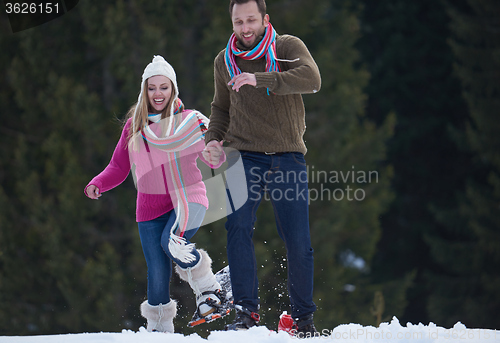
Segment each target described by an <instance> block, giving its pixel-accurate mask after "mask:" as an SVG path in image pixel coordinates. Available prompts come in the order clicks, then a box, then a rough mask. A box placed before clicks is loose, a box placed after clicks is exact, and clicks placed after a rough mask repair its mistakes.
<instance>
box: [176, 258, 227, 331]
mask: <svg viewBox="0 0 500 343" xmlns="http://www.w3.org/2000/svg"><path fill="white" fill-rule="evenodd" d="M198 252H199V254H200V260H199V261H198V263H197V264H196V265H195V266H193V267H190V268H181V267H179V266H178V265H176V266H175V271H176V272H177V274H179V277H180V278H181V279H182V280H184V281H187V282H188V283H189V286H191V288H192V289H193V292H194V294H195V295H196V307H197V310H196V312H195V314H194V316H193V319H192V320H191V322H190V323H189V325H190V326H195V325H198V324H201V323H205V322H210V321H212V320H215V319H217V318H220V317H221V316H225V315H226V314H227V313H228V312H229V311H228V310H227V309H226V306H225V305H226V295H225V294H224V292H223V291H222V288H221V286H220V284H219V283H218V282H217V280H216V279H215V275H214V273H213V272H212V259H211V258H210V256H208V254H207V252H206V251H205V250H202V249H198ZM226 312H227V313H226Z"/></svg>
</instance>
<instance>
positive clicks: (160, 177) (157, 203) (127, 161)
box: [85, 110, 225, 222]
mask: <svg viewBox="0 0 500 343" xmlns="http://www.w3.org/2000/svg"><path fill="white" fill-rule="evenodd" d="M190 112H191V110H185V111H183V112H182V113H181V114H182V118H183V119H184V118H185V117H186V116H187V115H188V114H189V113H190ZM130 125H132V119H129V120H128V121H127V123H126V124H125V126H124V128H123V131H122V134H121V137H120V140H119V141H118V144H117V145H116V148H115V151H114V152H113V156H112V158H111V161H110V162H109V164H108V166H107V167H106V168H105V169H104V170H103V171H102V172H101V173H100V174H99V175H97V176H96V177H94V178H93V179H92V180H91V181H90V182H89V183H88V185H87V186H86V187H85V195H87V192H86V190H87V187H88V186H90V185H95V186H96V187H98V188H99V192H100V193H104V192H106V191H109V190H110V189H113V188H115V187H116V186H118V185H120V184H121V183H122V182H123V181H125V179H126V178H127V176H128V174H129V172H130V171H131V169H133V176H134V181H135V185H136V187H137V207H136V220H137V221H138V222H142V221H147V220H152V219H155V218H158V217H159V216H161V215H163V214H165V213H167V212H169V211H171V210H172V209H174V207H176V206H177V199H176V198H175V193H174V192H173V191H172V189H173V186H172V182H171V178H170V176H169V172H170V171H169V163H168V157H167V153H166V152H164V151H162V150H160V149H157V148H156V147H154V146H152V145H151V144H146V143H145V140H143V139H142V140H141V141H140V142H141V143H140V146H139V149H138V151H135V150H134V149H132V148H131V146H130V147H129V142H128V138H127V137H128V134H129V130H130ZM155 125H156V124H151V125H150V127H151V128H152V129H153V131H156V130H155ZM204 148H205V144H204V141H203V140H200V141H199V142H197V143H195V144H193V145H192V146H190V147H189V148H187V149H185V150H183V151H181V152H180V158H179V161H180V169H181V171H182V178H183V181H184V185H185V187H184V190H185V191H186V194H187V199H188V201H189V202H195V203H198V204H201V205H203V206H205V207H206V208H208V199H207V194H206V188H205V184H204V183H203V181H202V175H201V172H200V170H199V168H198V167H197V165H196V160H197V158H198V157H199V158H200V159H201V160H202V161H203V162H204V163H205V164H207V165H208V166H209V167H212V168H218V167H219V166H220V165H221V164H222V163H223V162H224V161H225V156H223V157H222V158H221V161H220V162H219V164H218V165H217V166H212V165H211V164H209V163H208V161H206V160H205V158H204V157H203V155H202V154H201V152H202V151H203V149H204ZM179 161H178V162H179Z"/></svg>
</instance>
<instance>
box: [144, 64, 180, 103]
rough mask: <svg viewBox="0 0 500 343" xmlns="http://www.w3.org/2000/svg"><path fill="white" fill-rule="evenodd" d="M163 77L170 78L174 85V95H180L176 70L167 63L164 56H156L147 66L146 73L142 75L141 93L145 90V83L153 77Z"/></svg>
mask: <svg viewBox="0 0 500 343" xmlns="http://www.w3.org/2000/svg"><path fill="white" fill-rule="evenodd" d="M156 75H163V76H166V77H168V78H169V79H170V80H171V81H172V83H173V84H174V94H175V97H177V96H178V95H179V90H178V89H177V77H176V75H175V71H174V68H172V66H171V65H170V64H169V63H168V62H167V61H165V59H164V58H163V57H162V56H159V55H157V56H154V58H153V61H152V62H151V63H149V64H148V65H147V66H146V69H144V73H142V84H141V92H142V89H143V88H144V82H146V80H147V79H149V78H150V77H151V76H156Z"/></svg>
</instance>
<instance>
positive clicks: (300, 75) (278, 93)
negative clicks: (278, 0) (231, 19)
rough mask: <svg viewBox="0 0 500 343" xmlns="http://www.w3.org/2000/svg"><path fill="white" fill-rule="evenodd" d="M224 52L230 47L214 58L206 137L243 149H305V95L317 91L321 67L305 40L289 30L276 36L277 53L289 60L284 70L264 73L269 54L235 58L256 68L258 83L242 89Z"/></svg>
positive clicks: (246, 69) (240, 64) (241, 65)
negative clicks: (235, 84)
mask: <svg viewBox="0 0 500 343" xmlns="http://www.w3.org/2000/svg"><path fill="white" fill-rule="evenodd" d="M238 47H239V48H240V49H242V47H241V46H240V45H239V46H238ZM224 53H225V49H224V50H222V51H221V52H220V53H219V54H218V55H217V57H216V58H215V61H214V79H215V94H214V100H213V102H212V114H211V116H210V125H209V128H208V131H207V133H206V136H205V137H206V138H205V141H206V142H207V143H208V142H210V141H211V140H217V141H221V140H225V141H226V142H228V146H230V147H232V148H235V149H238V150H249V151H256V152H301V153H304V154H305V153H306V151H307V149H306V146H305V143H304V139H303V136H304V132H305V129H306V125H305V109H304V103H303V101H302V95H301V94H304V93H315V92H317V91H319V89H320V87H321V77H320V73H319V69H318V66H317V65H316V63H315V62H314V59H313V58H312V56H311V54H310V53H309V51H308V49H307V47H306V46H305V44H304V43H303V42H302V41H301V40H300V39H299V38H297V37H294V36H290V35H282V36H277V37H276V54H277V58H278V59H280V60H288V61H290V62H281V61H280V62H279V64H280V67H281V70H282V72H265V69H266V61H265V58H261V59H258V60H254V61H251V60H244V59H242V58H239V57H236V63H237V65H238V67H239V68H240V69H241V71H242V72H248V73H254V74H255V76H256V79H257V87H253V86H250V85H244V86H243V87H241V88H240V90H239V92H236V91H234V90H232V89H231V86H229V85H228V82H229V81H230V76H229V73H228V71H227V68H226V65H225V63H224ZM296 59H298V60H297V61H295V62H291V61H293V60H296ZM267 88H269V94H270V95H268V94H267Z"/></svg>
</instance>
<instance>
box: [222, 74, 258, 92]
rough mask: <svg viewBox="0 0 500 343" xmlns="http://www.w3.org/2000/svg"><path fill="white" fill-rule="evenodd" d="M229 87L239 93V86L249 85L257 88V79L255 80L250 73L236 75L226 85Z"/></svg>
mask: <svg viewBox="0 0 500 343" xmlns="http://www.w3.org/2000/svg"><path fill="white" fill-rule="evenodd" d="M228 85H229V86H231V85H232V86H233V90H235V91H237V92H239V91H240V88H241V86H243V85H250V86H254V87H256V86H257V79H256V78H255V75H254V74H250V73H241V74H238V75H236V76H235V77H233V78H232V79H231V81H229V83H228Z"/></svg>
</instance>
